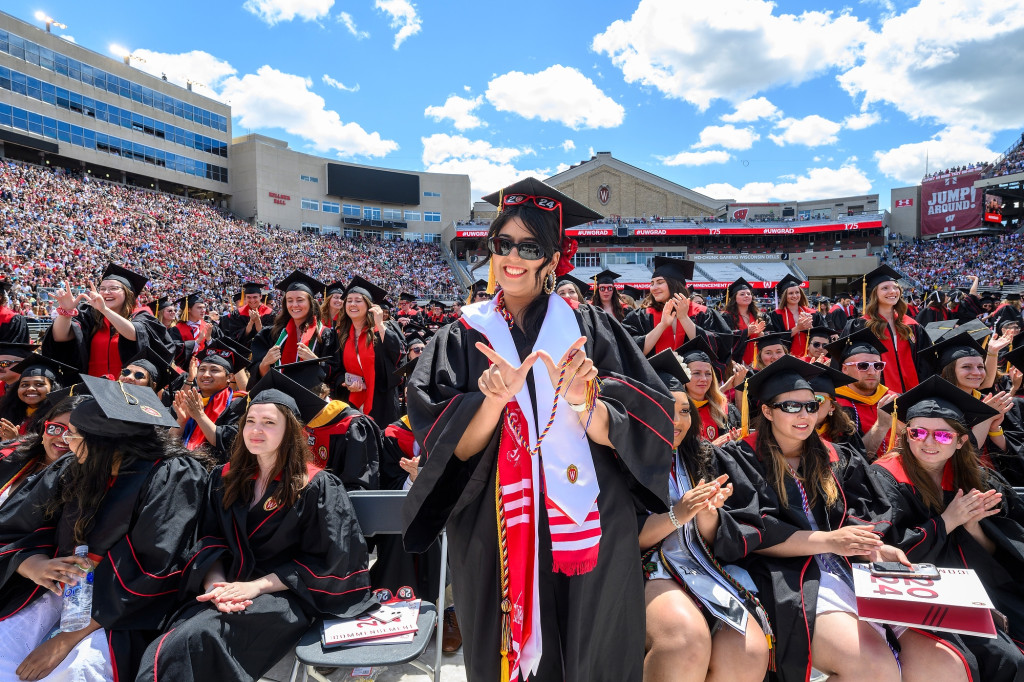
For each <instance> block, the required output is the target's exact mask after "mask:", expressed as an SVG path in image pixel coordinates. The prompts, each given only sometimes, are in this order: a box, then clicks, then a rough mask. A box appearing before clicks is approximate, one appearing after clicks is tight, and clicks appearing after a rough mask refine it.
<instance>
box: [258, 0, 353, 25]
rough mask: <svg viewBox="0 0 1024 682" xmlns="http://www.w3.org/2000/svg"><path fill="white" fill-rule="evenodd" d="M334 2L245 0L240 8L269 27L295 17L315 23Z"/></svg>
mask: <svg viewBox="0 0 1024 682" xmlns="http://www.w3.org/2000/svg"><path fill="white" fill-rule="evenodd" d="M333 6H334V0H245V2H244V3H243V4H242V8H243V9H245V10H248V11H249V12H252V13H253V14H255V15H256V16H257V17H259V18H260V19H262V20H263V21H265V22H266V23H267V24H269V25H270V26H273V25H274V24H277V23H280V22H282V21H292V20H293V19H295V18H296V17H298V18H299V19H302V20H303V21H316V20H317V19H319V18H320V17H324V16H327V13H328V12H330V11H331V7H333Z"/></svg>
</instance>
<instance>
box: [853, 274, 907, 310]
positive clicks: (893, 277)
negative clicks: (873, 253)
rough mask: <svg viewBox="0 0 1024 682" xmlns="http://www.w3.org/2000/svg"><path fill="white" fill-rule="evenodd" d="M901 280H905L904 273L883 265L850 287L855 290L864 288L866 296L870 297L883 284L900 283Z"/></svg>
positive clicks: (855, 281)
mask: <svg viewBox="0 0 1024 682" xmlns="http://www.w3.org/2000/svg"><path fill="white" fill-rule="evenodd" d="M901 279H903V274H902V273H900V272H898V271H896V270H894V269H892V268H891V267H889V266H888V265H881V266H879V267H877V268H875V269H874V270H872V271H871V272H869V273H868V274H866V275H864V276H863V277H861V278H860V279H856V280H854V281H853V282H851V283H850V286H851V287H852V288H854V289H855V290H856V289H860V288H861V287H864V289H863V290H864V293H865V295H869V294H871V292H872V291H874V290H875V287H877V286H878V285H879V284H881V283H883V282H898V281H900V280H901ZM865 285H866V286H865ZM866 302H867V301H866V300H865V303H866Z"/></svg>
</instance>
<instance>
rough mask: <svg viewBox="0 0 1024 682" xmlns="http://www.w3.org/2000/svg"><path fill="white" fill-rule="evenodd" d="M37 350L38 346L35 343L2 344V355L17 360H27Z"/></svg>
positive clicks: (0, 349) (0, 344)
mask: <svg viewBox="0 0 1024 682" xmlns="http://www.w3.org/2000/svg"><path fill="white" fill-rule="evenodd" d="M35 349H36V344H34V343H8V342H6V341H4V342H3V343H0V355H10V356H11V357H15V358H27V357H28V356H29V355H32V352H33V351H35Z"/></svg>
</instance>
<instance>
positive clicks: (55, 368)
mask: <svg viewBox="0 0 1024 682" xmlns="http://www.w3.org/2000/svg"><path fill="white" fill-rule="evenodd" d="M11 371H12V372H14V373H15V374H20V375H21V376H23V377H35V376H41V377H46V378H47V379H50V380H51V381H56V382H57V383H58V384H60V385H61V386H70V385H71V384H73V383H75V382H76V381H78V370H77V369H75V368H74V367H69V366H68V365H65V364H64V363H63V362H57V361H56V360H54V359H53V358H48V357H46V356H45V355H38V354H36V353H30V354H29V355H27V356H25V359H24V360H22V361H21V362H19V363H18V364H16V365H13V366H11Z"/></svg>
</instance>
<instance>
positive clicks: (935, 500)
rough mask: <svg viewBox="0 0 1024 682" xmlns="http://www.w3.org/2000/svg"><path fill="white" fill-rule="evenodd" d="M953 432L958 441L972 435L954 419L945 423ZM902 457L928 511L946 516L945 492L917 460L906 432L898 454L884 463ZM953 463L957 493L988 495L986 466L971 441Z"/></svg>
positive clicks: (889, 456)
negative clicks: (974, 492)
mask: <svg viewBox="0 0 1024 682" xmlns="http://www.w3.org/2000/svg"><path fill="white" fill-rule="evenodd" d="M942 421H944V422H946V424H947V425H948V426H949V428H950V429H951V430H953V431H954V432H956V437H957V438H958V439H959V438H963V437H964V436H966V435H967V434H968V433H969V431H968V430H967V427H965V426H964V425H963V424H961V423H960V422H958V421H956V420H954V419H943V420H942ZM894 457H899V458H900V461H902V462H903V471H905V472H906V474H907V478H909V479H910V483H911V484H912V485H913V486H914V490H915V491H917V495H918V497H920V498H921V501H922V502H924V505H925V506H926V507H928V509H930V510H932V511H933V512H935V513H942V512H943V511H945V510H946V503H945V502H944V501H943V499H942V490H940V489H939V487H938V486H937V485H935V481H933V480H932V478H931V476H929V475H928V474H927V473H926V472H925V470H924V468H923V467H922V466H921V465H920V464H919V463H918V461H917V458H916V457H914V453H913V452H912V451H911V449H910V441H908V440H907V432H906V430H904V431H903V434H902V435H901V436H900V439H899V444H898V445H897V446H896V453H890V454H888V455H886V456H885V458H884V459H892V458H894ZM952 462H953V489H954V490H956V489H961V490H971V489H972V488H973V489H974V490H979V491H981V492H985V491H986V490H988V489H989V485H988V484H987V483H986V482H985V477H984V476H983V475H982V473H981V472H982V466H983V465H982V463H981V459H980V458H979V457H978V451H977V449H976V448H975V447H974V446H973V445H971V439H970V438H968V439H967V440H966V441H964V444H963V445H961V446H960V447H958V448H957V449H956V452H954V453H953V457H952Z"/></svg>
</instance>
